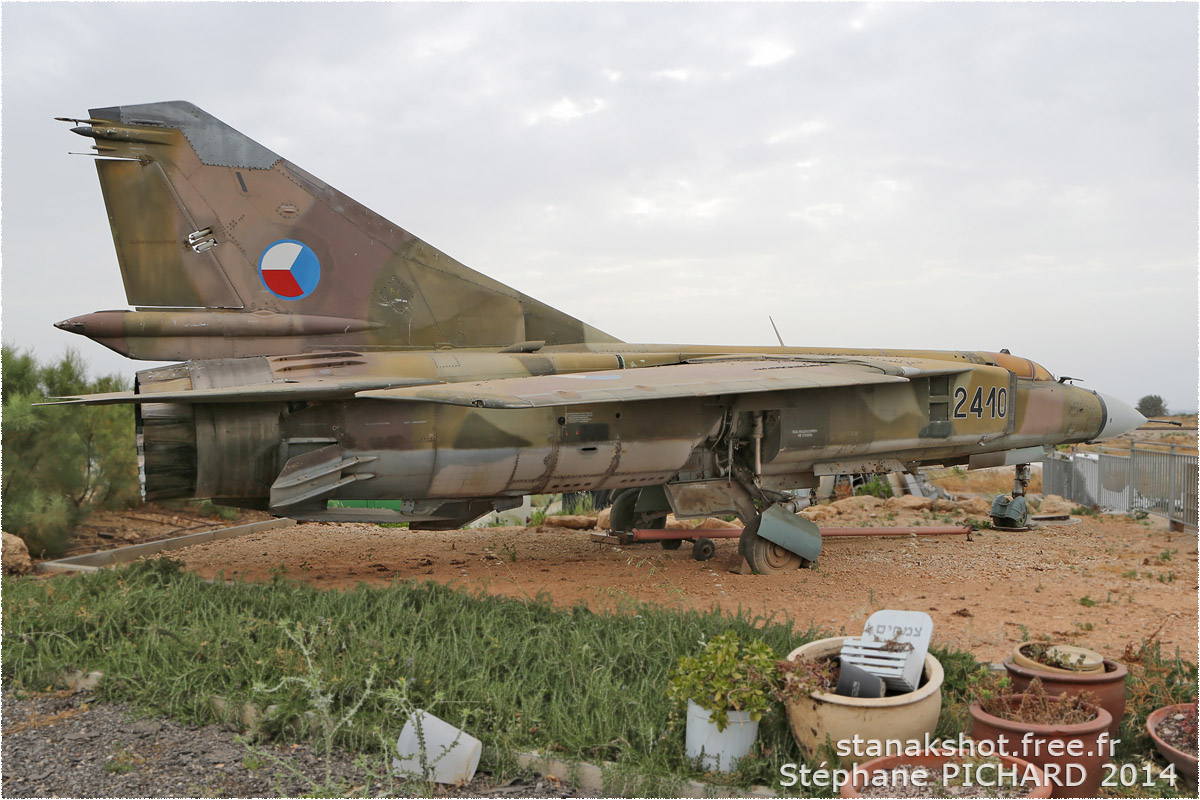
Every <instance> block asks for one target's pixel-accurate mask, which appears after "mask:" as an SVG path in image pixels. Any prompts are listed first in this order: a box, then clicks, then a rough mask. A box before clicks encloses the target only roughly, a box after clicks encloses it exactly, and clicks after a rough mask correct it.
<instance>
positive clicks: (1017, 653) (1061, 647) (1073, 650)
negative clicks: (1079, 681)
mask: <svg viewBox="0 0 1200 800" xmlns="http://www.w3.org/2000/svg"><path fill="white" fill-rule="evenodd" d="M1035 645H1037V642H1021V643H1020V644H1019V645H1017V646H1016V647H1014V648H1013V652H1012V656H1011V658H1012V660H1013V662H1014V663H1016V664H1018V665H1019V666H1022V667H1025V668H1026V669H1034V670H1037V671H1038V672H1052V673H1054V674H1056V675H1058V674H1066V675H1078V674H1080V673H1082V672H1103V671H1104V668H1103V663H1102V662H1103V661H1104V657H1103V656H1101V655H1100V654H1099V653H1097V652H1096V651H1095V650H1087V649H1085V648H1082V647H1075V646H1074V645H1070V644H1055V645H1049V646H1048V647H1050V648H1051V649H1053V650H1054V651H1055V652H1056V653H1058V654H1059V655H1061V656H1062V657H1064V658H1066V659H1068V660H1070V661H1071V662H1072V663H1075V664H1077V666H1076V668H1075V669H1063V668H1062V667H1052V666H1050V665H1049V664H1043V663H1042V662H1040V661H1037V660H1035V659H1034V658H1033V657H1032V656H1030V655H1029V654H1028V653H1026V652H1025V651H1026V650H1028V649H1030V648H1031V647H1034V646H1035Z"/></svg>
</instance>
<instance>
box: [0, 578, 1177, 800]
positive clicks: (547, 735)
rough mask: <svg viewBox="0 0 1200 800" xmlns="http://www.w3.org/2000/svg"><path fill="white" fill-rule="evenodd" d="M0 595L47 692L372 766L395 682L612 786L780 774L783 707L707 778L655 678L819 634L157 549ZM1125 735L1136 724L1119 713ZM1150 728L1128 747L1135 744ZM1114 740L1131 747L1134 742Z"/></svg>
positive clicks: (391, 734)
mask: <svg viewBox="0 0 1200 800" xmlns="http://www.w3.org/2000/svg"><path fill="white" fill-rule="evenodd" d="M2 598H3V611H4V626H5V630H4V638H3V677H4V682H5V686H6V687H7V688H8V689H9V690H13V691H19V690H43V689H46V688H47V687H53V686H54V685H56V683H57V682H58V680H59V679H60V676H61V675H62V673H63V672H64V671H66V670H71V669H82V670H84V671H85V672H86V671H91V670H99V671H101V672H103V673H104V674H105V679H104V681H103V682H102V683H101V685H100V687H99V689H98V690H97V694H98V695H99V697H100V698H101V699H104V700H109V701H119V702H129V703H132V704H134V705H136V706H138V707H140V708H141V709H143V710H145V711H147V712H151V713H157V714H165V715H167V716H170V717H172V718H174V719H177V720H181V721H184V722H195V723H211V722H218V721H225V720H226V716H225V715H227V714H229V713H230V712H229V709H240V708H242V706H243V704H245V703H251V704H253V705H254V706H255V707H257V708H258V709H259V710H260V712H262V716H261V733H262V735H263V736H264V737H265V738H267V739H275V740H281V741H297V740H300V739H306V738H315V739H317V740H318V741H320V742H322V743H324V742H326V741H330V742H333V743H334V744H336V745H337V746H341V747H345V748H348V749H350V750H353V751H359V752H363V753H366V754H371V756H372V757H373V758H378V759H379V760H380V761H381V762H382V761H383V760H384V759H387V760H388V761H390V753H388V752H387V749H388V748H389V747H390V746H392V745H393V744H394V742H395V736H396V735H397V734H398V733H399V728H400V725H401V724H402V721H403V720H402V719H401V718H400V717H398V715H397V714H396V709H397V702H396V698H397V693H400V694H402V695H403V699H404V705H405V706H408V705H409V704H411V706H413V707H419V708H424V709H426V710H428V711H429V712H430V713H432V714H435V715H437V716H439V717H442V718H443V719H446V720H448V721H450V722H452V723H454V724H456V725H459V726H460V727H462V728H464V729H465V730H467V731H468V732H469V733H471V734H472V735H474V736H476V737H478V738H479V739H481V740H482V741H483V743H484V746H485V750H484V759H483V763H482V766H483V767H484V768H487V769H490V770H492V771H494V772H496V773H497V774H498V775H500V776H507V775H512V774H515V771H516V766H515V759H514V758H513V754H514V752H515V751H517V750H526V749H530V750H532V749H540V750H543V751H546V752H548V753H550V754H552V755H555V756H556V757H558V758H561V759H564V760H567V761H571V760H580V761H588V762H592V763H598V762H604V761H612V762H616V765H617V766H616V767H615V768H612V769H610V770H609V771H610V772H611V773H612V774H611V775H609V776H608V779H609V780H611V782H612V787H611V788H612V791H614V792H617V793H629V794H637V795H647V794H649V795H654V794H665V793H666V794H669V793H674V787H676V786H677V785H678V782H679V781H680V780H682V779H684V778H704V779H707V780H717V781H728V782H730V783H732V784H734V785H737V786H746V785H748V784H751V783H765V784H768V785H774V786H776V787H778V780H779V777H780V773H779V767H780V766H781V765H782V764H784V763H795V762H799V761H801V758H800V753H799V750H798V748H797V747H796V745H795V743H794V741H793V740H792V737H791V733H790V731H789V730H788V727H787V722H786V719H785V718H784V715H783V713H782V709H781V708H779V709H776V710H774V711H772V712H771V713H770V714H768V715H767V716H766V717H764V719H763V721H762V727H761V732H760V735H759V741H758V744H757V745H756V749H755V751H754V754H753V757H752V758H750V759H747V760H746V761H744V762H743V764H742V766H741V768H740V770H739V771H738V772H737V773H735V774H734V775H732V776H730V777H728V778H720V777H718V778H713V777H711V776H704V775H703V774H702V773H700V772H699V771H698V770H697V769H695V768H694V767H693V766H692V765H690V764H689V763H688V762H687V759H686V758H685V756H684V724H683V717H682V713H681V712H679V711H677V710H676V709H675V708H674V707H673V705H672V704H671V702H670V701H669V700H668V699H667V692H666V686H667V676H668V674H669V672H670V671H671V668H672V667H674V666H675V663H676V661H677V660H678V659H679V657H680V656H682V655H695V654H696V653H698V652H699V649H700V643H701V642H702V641H707V640H709V639H711V638H712V637H714V636H716V635H718V634H721V633H723V632H725V631H730V630H733V631H736V632H737V634H738V635H739V637H741V638H742V639H743V640H745V641H751V640H759V641H762V642H765V643H766V644H767V645H768V646H769V647H770V648H771V649H772V650H773V651H774V653H775V654H776V655H777V656H778V657H780V658H782V657H784V656H786V654H787V653H788V652H789V651H790V650H791V649H793V648H794V647H796V646H798V645H799V644H801V643H804V642H806V641H811V640H812V639H815V638H819V637H820V636H822V635H826V634H823V633H822V632H819V631H816V630H800V631H797V630H795V629H794V627H793V625H792V624H791V623H790V622H789V621H788V620H786V619H782V620H781V619H766V618H762V617H751V616H749V615H748V614H744V613H743V614H738V615H725V614H722V613H720V612H717V611H712V612H708V613H700V612H695V611H673V610H669V609H664V608H660V607H654V606H644V605H633V604H630V606H629V607H628V609H627V611H628V613H626V614H621V615H610V614H595V613H593V612H591V611H589V610H587V609H586V608H584V607H582V606H579V607H576V608H572V609H569V610H563V609H559V608H555V607H553V606H551V604H550V603H549V601H548V599H547V598H545V597H538V598H533V599H530V600H510V599H501V598H494V597H489V596H485V595H469V594H466V593H463V592H460V591H454V590H451V589H448V588H446V587H444V586H442V585H440V584H436V583H432V582H429V583H396V584H393V585H391V586H386V587H378V586H374V587H368V586H360V587H358V588H356V589H353V590H348V591H322V590H317V589H314V588H312V587H310V586H307V585H304V584H301V583H299V582H295V581H292V580H289V579H287V578H285V577H283V576H282V575H280V576H277V577H276V578H275V579H274V580H273V581H271V582H269V583H265V584H250V583H236V582H235V583H232V584H229V585H225V584H220V583H218V584H208V583H205V582H204V581H202V580H201V579H200V578H198V577H197V576H195V575H193V574H191V573H187V572H183V571H181V570H180V569H179V567H178V565H177V564H176V563H175V562H172V561H170V560H168V559H155V560H151V561H144V562H139V563H136V564H133V565H130V566H128V567H122V568H117V569H111V570H102V571H99V572H96V573H92V574H86V575H79V576H71V577H59V578H55V579H52V580H42V581H35V580H11V579H5V581H4V585H3V594H2ZM934 655H935V656H936V657H937V658H938V659H939V660H940V661H941V663H942V666H943V669H944V670H945V673H946V683H945V695H944V702H943V714H942V717H941V719H940V721H939V725H938V729H937V732H936V733H937V735H938V736H944V737H953V736H956V735H957V734H958V733H959V732H960V731H962V730H964V728H965V726H966V725H967V724H968V722H967V720H966V713H965V705H964V701H965V699H966V695H967V691H968V686H969V685H970V684H971V683H972V678H971V676H972V675H974V674H976V673H978V672H979V671H980V670H981V669H983V667H982V666H981V665H979V664H977V663H976V661H975V659H974V658H973V657H972V655H971V654H970V653H968V652H964V651H949V650H945V649H941V648H934ZM1134 655H1135V656H1136V657H1137V658H1138V659H1140V660H1139V661H1138V667H1137V669H1138V670H1140V674H1143V675H1146V676H1152V680H1150V682H1149V684H1148V688H1147V689H1146V691H1145V692H1143V694H1141V695H1139V696H1137V697H1135V696H1134V692H1133V684H1134V681H1133V680H1132V679H1131V681H1130V683H1131V697H1130V706H1131V708H1130V719H1140V720H1141V721H1142V722H1144V720H1145V716H1146V714H1148V713H1149V711H1150V710H1152V709H1153V708H1154V707H1157V706H1155V705H1150V704H1151V703H1158V705H1165V704H1166V703H1167V702H1182V701H1184V700H1186V699H1188V698H1189V697H1190V696H1191V695H1192V693H1194V691H1195V667H1194V666H1192V665H1189V664H1188V663H1187V662H1184V661H1182V660H1180V659H1179V658H1178V657H1176V658H1175V659H1174V660H1173V661H1172V660H1170V659H1165V658H1163V657H1162V656H1161V654H1159V653H1158V650H1157V648H1154V647H1151V648H1149V649H1147V648H1143V649H1142V650H1141V651H1138V652H1137V653H1135V654H1134ZM1132 669H1133V667H1131V671H1132ZM214 697H220V698H222V699H223V700H224V701H225V702H224V703H220V704H216V703H214V702H213V698H214ZM1139 703H1140V704H1141V705H1138V704H1139ZM270 706H275V708H274V709H273V710H272V711H271V712H270V713H267V712H266V709H268V707H270ZM222 708H224V709H225V710H224V711H222V710H221V709H222ZM306 712H315V713H312V714H306ZM342 720H345V722H344V723H343V722H342ZM331 721H333V723H332V724H331ZM1139 724H1140V723H1139ZM1123 732H1124V733H1127V734H1128V735H1129V736H1130V737H1133V738H1134V739H1136V736H1137V734H1136V729H1134V728H1133V726H1132V725H1131V724H1130V722H1129V719H1127V725H1126V730H1124V731H1123ZM1145 739H1146V737H1145V735H1144V733H1143V734H1141V740H1142V741H1141V742H1140V743H1138V744H1137V746H1136V750H1137V754H1138V755H1140V756H1143V757H1144V756H1145V755H1147V754H1148V753H1149V750H1150V746H1149V743H1148V742H1147V741H1145ZM1126 746H1129V747H1130V748H1131V749H1130V750H1129V753H1130V754H1131V755H1132V754H1133V749H1132V748H1133V747H1134V745H1133V744H1132V743H1130V742H1129V740H1126V741H1125V742H1123V744H1122V747H1123V748H1125V747H1126ZM1118 754H1119V755H1121V751H1118ZM251 757H255V758H258V756H257V755H256V754H254V753H251ZM118 768H123V765H122V766H121V767H118ZM793 791H797V790H793Z"/></svg>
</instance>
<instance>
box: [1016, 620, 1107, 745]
mask: <svg viewBox="0 0 1200 800" xmlns="http://www.w3.org/2000/svg"><path fill="white" fill-rule="evenodd" d="M1004 669H1005V670H1006V671H1007V672H1008V675H1009V677H1010V678H1011V679H1012V686H1013V692H1014V693H1020V692H1024V691H1026V690H1027V689H1028V688H1029V685H1030V683H1031V682H1032V681H1033V679H1034V678H1038V679H1039V680H1041V682H1042V688H1043V689H1044V690H1045V692H1046V694H1050V695H1064V694H1065V695H1078V694H1081V693H1083V692H1088V693H1090V694H1092V695H1093V696H1094V697H1095V699H1096V702H1097V703H1099V705H1100V707H1101V708H1103V709H1104V710H1105V711H1107V712H1108V713H1109V714H1110V715H1111V716H1112V722H1111V723H1110V724H1109V729H1108V733H1109V736H1111V737H1113V738H1116V737H1117V731H1118V729H1119V728H1120V727H1121V720H1122V719H1123V718H1124V716H1125V679H1126V678H1127V677H1128V676H1129V670H1128V669H1126V668H1125V665H1124V664H1121V663H1119V662H1116V661H1112V660H1110V659H1107V658H1104V657H1103V656H1101V655H1100V654H1099V653H1096V652H1094V651H1091V650H1085V649H1083V648H1082V647H1072V646H1070V645H1061V644H1052V643H1049V642H1023V643H1021V644H1020V645H1018V646H1017V648H1016V649H1015V650H1014V651H1013V654H1012V656H1010V657H1009V658H1007V659H1005V661H1004Z"/></svg>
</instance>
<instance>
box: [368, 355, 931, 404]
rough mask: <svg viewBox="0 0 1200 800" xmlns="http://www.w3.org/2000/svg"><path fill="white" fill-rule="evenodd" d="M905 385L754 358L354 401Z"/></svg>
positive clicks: (583, 398) (576, 399) (856, 368)
mask: <svg viewBox="0 0 1200 800" xmlns="http://www.w3.org/2000/svg"><path fill="white" fill-rule="evenodd" d="M907 380H908V379H907V378H902V377H900V376H897V375H886V374H883V373H882V372H880V371H878V370H875V369H872V368H870V367H868V366H865V365H850V364H828V363H817V362H810V361H778V360H773V361H761V360H754V361H720V362H709V363H698V364H675V365H670V366H665V367H644V368H641V369H627V370H609V371H605V372H579V373H574V374H570V375H541V376H536V377H530V378H503V379H500V380H493V381H474V382H469V383H452V384H437V385H433V386H406V387H401V388H395V389H371V390H365V391H361V392H358V393H357V395H356V396H357V397H367V398H373V399H378V400H403V401H409V402H413V401H425V402H430V403H448V404H450V405H458V406H475V407H477V408H532V407H548V406H562V405H580V404H583V403H610V402H625V401H630V400H663V399H668V398H674V397H714V396H718V395H734V394H747V393H753V392H781V391H789V390H793V389H815V388H821V387H831V386H860V385H866V384H874V383H905V382H907Z"/></svg>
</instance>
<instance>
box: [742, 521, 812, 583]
mask: <svg viewBox="0 0 1200 800" xmlns="http://www.w3.org/2000/svg"><path fill="white" fill-rule="evenodd" d="M761 524H762V516H761V515H760V516H757V517H755V518H754V519H752V520H751V521H750V523H749V524H748V525H746V527H745V528H743V529H742V535H741V537H740V538H739V539H738V552H739V553H741V554H742V556H743V557H745V559H746V561H747V562H748V563H749V564H750V569H752V570H754V571H755V572H756V573H758V574H759V575H776V574H778V573H780V572H791V571H792V570H794V569H799V568H800V567H802V566H804V559H803V558H801V557H800V556H798V555H796V554H795V553H793V552H792V551H791V550H788V549H787V548H785V547H780V546H779V545H777V544H775V543H774V542H772V541H771V540H769V539H764V538H763V537H761V536H759V535H758V527H759V525H761Z"/></svg>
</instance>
